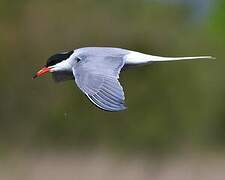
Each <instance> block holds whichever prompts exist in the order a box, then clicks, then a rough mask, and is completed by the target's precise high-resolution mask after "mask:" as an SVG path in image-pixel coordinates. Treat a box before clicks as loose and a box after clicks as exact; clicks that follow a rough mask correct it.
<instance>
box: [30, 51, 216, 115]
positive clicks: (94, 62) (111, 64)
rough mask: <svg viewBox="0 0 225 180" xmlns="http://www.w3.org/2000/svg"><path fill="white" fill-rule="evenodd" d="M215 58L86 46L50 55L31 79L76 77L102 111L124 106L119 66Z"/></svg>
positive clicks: (122, 108) (115, 109)
mask: <svg viewBox="0 0 225 180" xmlns="http://www.w3.org/2000/svg"><path fill="white" fill-rule="evenodd" d="M193 59H214V58H213V57H211V56H196V57H160V56H153V55H148V54H144V53H140V52H136V51H131V50H126V49H121V48H111V47H85V48H79V49H75V50H73V51H69V52H62V53H58V54H55V55H53V56H51V57H50V58H49V59H48V60H47V63H46V65H45V66H44V67H43V68H42V69H41V70H40V71H38V72H37V73H36V74H35V76H34V77H33V78H36V77H39V76H42V75H44V74H46V73H48V72H50V73H52V76H53V79H54V80H55V81H56V82H60V81H66V80H75V82H76V84H77V86H78V87H79V88H80V90H81V91H82V92H83V93H84V94H85V95H86V96H87V97H88V98H89V100H90V101H91V102H92V103H93V104H94V105H96V106H97V107H98V108H100V109H103V110H105V111H122V110H125V109H126V106H125V103H124V100H125V97H124V91H123V88H122V86H121V85H120V82H119V81H118V79H119V74H120V71H121V69H126V67H128V66H135V65H141V64H149V63H153V62H162V61H177V60H193Z"/></svg>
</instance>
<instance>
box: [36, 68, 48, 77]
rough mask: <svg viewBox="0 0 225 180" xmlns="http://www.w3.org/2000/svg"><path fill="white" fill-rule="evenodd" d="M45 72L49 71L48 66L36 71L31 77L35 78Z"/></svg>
mask: <svg viewBox="0 0 225 180" xmlns="http://www.w3.org/2000/svg"><path fill="white" fill-rule="evenodd" d="M47 72H50V68H48V67H43V68H42V69H41V70H40V71H38V72H37V73H36V74H35V75H34V77H33V79H35V78H36V77H39V76H42V75H44V74H46V73H47Z"/></svg>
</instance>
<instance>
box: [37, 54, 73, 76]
mask: <svg viewBox="0 0 225 180" xmlns="http://www.w3.org/2000/svg"><path fill="white" fill-rule="evenodd" d="M73 52H74V51H69V52H63V53H58V54H54V55H52V56H51V57H49V58H48V60H47V63H46V65H44V67H43V68H42V69H40V70H39V71H38V72H37V73H36V74H35V75H34V76H33V79H35V78H37V77H39V76H42V75H44V74H46V73H48V72H56V71H65V70H67V69H68V68H70V67H69V63H68V62H67V61H66V60H67V59H69V57H70V56H71V55H72V54H73Z"/></svg>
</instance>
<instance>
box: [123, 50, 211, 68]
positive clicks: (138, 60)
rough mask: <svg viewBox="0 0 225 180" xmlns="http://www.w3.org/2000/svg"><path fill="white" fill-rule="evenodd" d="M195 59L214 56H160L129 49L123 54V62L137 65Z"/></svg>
mask: <svg viewBox="0 0 225 180" xmlns="http://www.w3.org/2000/svg"><path fill="white" fill-rule="evenodd" d="M195 59H215V58H214V57H212V56H194V57H160V56H152V55H147V54H143V53H139V52H134V51H131V52H130V53H129V54H127V55H126V56H125V64H127V65H138V64H146V63H151V62H162V61H179V60H195Z"/></svg>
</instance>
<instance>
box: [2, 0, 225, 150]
mask: <svg viewBox="0 0 225 180" xmlns="http://www.w3.org/2000/svg"><path fill="white" fill-rule="evenodd" d="M215 2H216V1H215ZM224 6H225V4H224V1H218V3H215V5H214V8H213V9H211V11H210V13H209V14H208V16H206V17H204V18H203V19H202V20H201V21H197V23H196V22H192V21H190V19H189V16H191V15H192V14H191V13H192V11H191V10H190V7H189V8H188V7H186V6H183V5H182V4H176V3H171V4H170V3H166V4H164V3H162V2H157V1H150V0H149V1H147V0H139V1H136V0H130V1H128V0H127V1H103V0H95V1H93V0H87V1H83V0H76V1H73V0H66V1H51V0H48V1H46V0H45V1H43V0H40V1H35V0H22V1H12V0H9V1H6V0H0V52H1V61H0V80H1V85H0V89H1V93H0V98H1V105H0V122H1V126H0V148H2V149H7V150H10V149H13V148H15V147H17V148H18V147H26V148H27V147H29V148H45V147H46V148H59V147H64V148H68V147H69V148H84V147H85V148H87V147H91V148H95V147H99V146H104V147H110V148H113V149H120V150H130V151H136V150H146V151H149V150H153V151H156V152H161V151H168V150H171V149H180V148H183V147H189V148H198V147H201V146H203V147H205V146H206V147H208V148H209V147H211V146H212V145H213V146H221V145H224V138H225V111H224V108H225V84H224V78H225V73H224V67H225V62H224V58H225V51H224V45H225V39H224V28H225V23H224V22H225V21H224V20H225V11H224V8H225V7H224ZM83 46H115V47H123V48H127V49H132V50H137V51H141V52H145V53H149V54H155V55H163V56H189V55H190V56H192V55H213V56H216V57H217V60H216V61H198V62H196V61H191V62H170V63H157V64H152V65H149V66H144V67H138V68H136V69H130V70H128V71H125V72H122V73H121V78H120V81H121V84H122V85H123V87H124V90H125V94H126V102H127V105H128V110H126V111H124V112H119V113H108V112H104V111H100V110H99V109H97V108H95V107H94V106H93V105H92V104H91V103H90V102H89V101H88V100H87V98H86V97H85V96H84V95H83V94H82V93H81V92H80V90H79V89H78V88H77V87H76V86H75V85H74V82H73V81H69V82H65V83H62V84H55V83H54V82H53V81H52V80H51V78H50V76H46V77H44V78H40V79H37V80H35V81H34V80H32V79H31V77H32V75H33V73H34V72H35V71H37V70H38V69H39V68H40V67H41V66H42V65H43V64H44V63H45V61H46V59H47V58H48V57H49V56H50V55H52V54H54V53H56V52H58V51H65V50H71V49H74V48H79V47H83Z"/></svg>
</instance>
